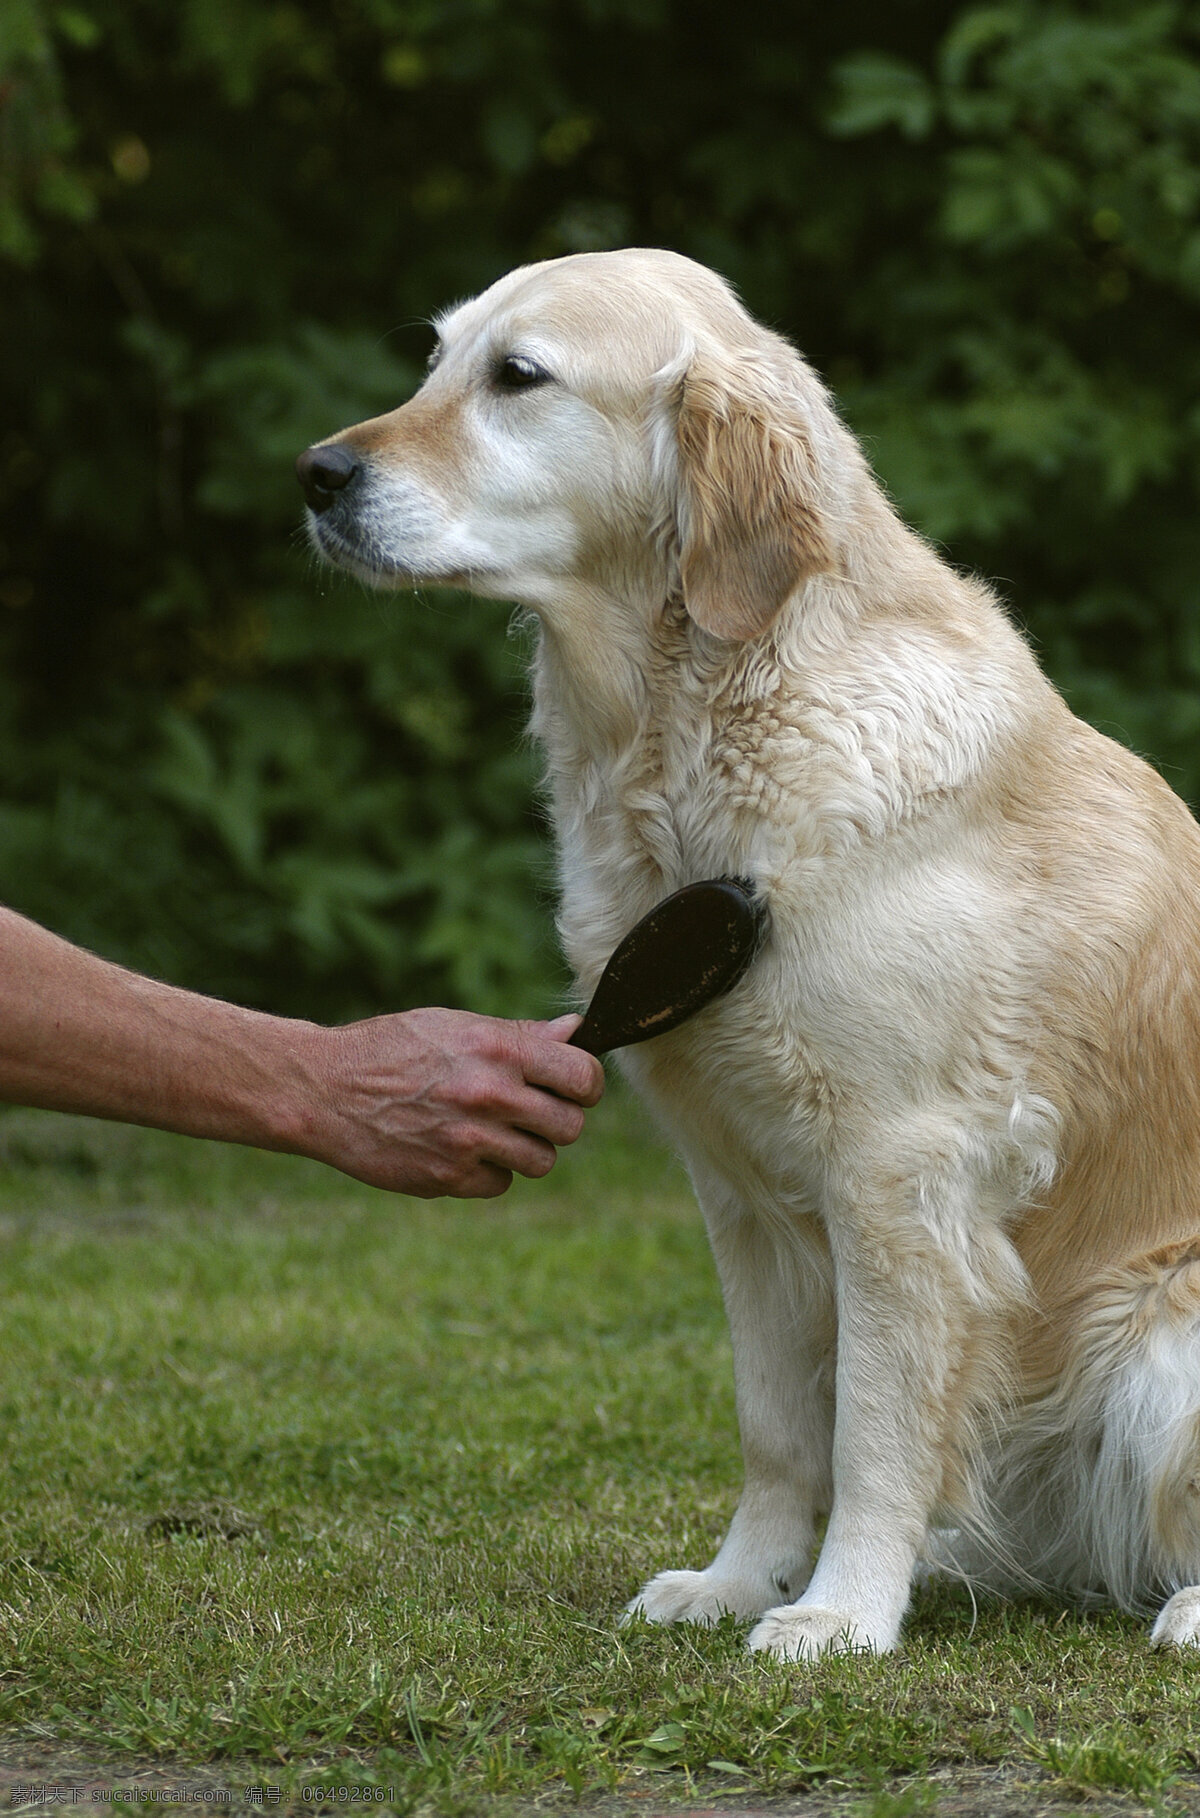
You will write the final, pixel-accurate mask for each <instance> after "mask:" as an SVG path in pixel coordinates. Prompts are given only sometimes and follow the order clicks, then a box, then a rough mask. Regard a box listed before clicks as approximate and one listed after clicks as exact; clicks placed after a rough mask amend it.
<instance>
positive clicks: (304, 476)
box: [296, 442, 358, 511]
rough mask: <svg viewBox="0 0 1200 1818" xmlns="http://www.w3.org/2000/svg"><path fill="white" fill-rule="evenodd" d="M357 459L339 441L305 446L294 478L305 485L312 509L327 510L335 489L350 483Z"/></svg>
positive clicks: (339, 489) (306, 496) (338, 490)
mask: <svg viewBox="0 0 1200 1818" xmlns="http://www.w3.org/2000/svg"><path fill="white" fill-rule="evenodd" d="M357 472H358V462H357V461H356V460H355V458H354V456H353V455H352V454H351V452H350V450H349V449H348V448H346V447H345V446H343V444H342V443H341V442H324V443H322V444H321V445H320V446H319V447H317V448H306V449H305V450H304V453H303V454H302V455H301V456H300V459H299V460H298V461H297V462H296V478H297V479H298V480H299V482H300V484H301V486H302V487H303V488H304V498H305V502H306V503H307V504H308V505H309V506H310V508H311V509H312V510H313V511H327V510H328V509H329V507H330V506H331V505H332V504H333V495H334V493H335V492H341V491H342V489H343V487H346V486H349V484H350V482H351V480H352V479H353V478H354V476H355V474H356V473H357Z"/></svg>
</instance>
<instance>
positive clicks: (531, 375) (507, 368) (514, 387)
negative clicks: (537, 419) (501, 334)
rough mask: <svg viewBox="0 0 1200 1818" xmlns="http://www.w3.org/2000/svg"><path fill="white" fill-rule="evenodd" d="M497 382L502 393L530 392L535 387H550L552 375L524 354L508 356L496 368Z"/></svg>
mask: <svg viewBox="0 0 1200 1818" xmlns="http://www.w3.org/2000/svg"><path fill="white" fill-rule="evenodd" d="M495 381H496V384H497V386H498V387H499V389H500V390H501V391H529V390H531V389H532V387H533V386H535V385H548V384H549V383H550V374H549V373H548V372H547V371H546V370H545V368H544V367H542V366H538V365H537V364H536V363H535V362H534V361H533V360H527V359H525V357H524V356H523V355H522V354H507V355H506V356H505V358H504V359H503V360H501V361H500V363H499V365H498V366H497V367H496V372H495Z"/></svg>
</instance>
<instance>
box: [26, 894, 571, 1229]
mask: <svg viewBox="0 0 1200 1818" xmlns="http://www.w3.org/2000/svg"><path fill="white" fill-rule="evenodd" d="M577 1022H578V1018H577V1017H566V1018H562V1019H560V1020H559V1021H558V1022H556V1023H533V1022H530V1023H520V1022H505V1021H503V1020H500V1019H497V1018H494V1017H486V1016H472V1015H470V1014H469V1013H468V1012H466V1011H457V1010H436V1009H425V1010H409V1011H402V1012H400V1013H399V1014H395V1015H391V1016H377V1017H370V1018H368V1019H366V1020H365V1021H363V1022H359V1023H350V1024H348V1025H346V1026H345V1027H344V1028H340V1029H323V1028H320V1027H318V1026H317V1025H316V1024H315V1023H306V1022H299V1021H294V1020H292V1019H290V1018H287V1017H279V1016H264V1015H262V1014H260V1013H259V1012H257V1011H254V1010H242V1009H239V1008H238V1007H237V1006H236V1005H235V1004H226V1003H222V1002H220V1001H219V1000H218V999H216V998H211V997H197V996H195V995H194V994H193V993H192V992H190V991H180V990H178V989H176V988H175V987H174V986H172V985H162V984H159V983H158V982H157V981H156V980H154V979H148V978H142V977H140V976H139V975H138V974H137V973H134V972H126V971H124V970H123V968H121V967H120V966H113V965H110V964H109V962H108V961H107V960H102V959H97V958H96V956H95V955H94V954H91V953H85V952H84V951H83V950H82V949H81V948H79V947H72V946H71V945H70V944H69V943H68V942H66V941H63V940H60V939H59V938H58V936H57V935H54V934H50V933H48V932H47V930H46V929H44V928H39V927H38V926H37V924H36V923H34V922H29V921H26V920H25V918H24V917H23V916H19V915H15V914H14V913H13V912H12V911H11V910H9V909H3V908H0V1101H7V1102H8V1103H10V1104H21V1105H38V1106H41V1107H43V1108H44V1109H46V1110H51V1111H83V1112H87V1113H89V1114H90V1115H91V1116H93V1117H110V1118H117V1119H119V1120H121V1121H122V1122H125V1123H133V1124H151V1125H154V1126H156V1127H157V1128H159V1129H162V1130H176V1131H179V1132H180V1133H181V1134H183V1135H185V1136H208V1137H215V1138H218V1139H219V1140H220V1141H222V1142H230V1143H250V1144H253V1145H254V1146H255V1147H256V1148H259V1149H287V1150H292V1151H294V1152H295V1153H296V1154H299V1155H309V1156H312V1157H313V1158H314V1159H315V1160H317V1161H323V1162H328V1163H329V1165H330V1166H331V1167H334V1168H340V1169H342V1171H343V1172H344V1173H346V1174H351V1175H353V1176H354V1177H355V1178H356V1179H358V1180H365V1181H369V1182H370V1183H371V1184H372V1185H373V1186H377V1187H385V1188H388V1189H390V1190H391V1191H393V1192H399V1193H417V1194H421V1195H423V1196H426V1197H431V1196H434V1195H437V1194H443V1193H448V1194H455V1195H460V1196H468V1197H472V1198H474V1197H476V1196H480V1195H491V1194H494V1193H502V1192H503V1191H504V1190H505V1188H506V1187H507V1186H508V1184H509V1182H510V1181H511V1179H512V1176H513V1173H514V1172H516V1173H520V1174H527V1175H533V1176H537V1175H541V1174H545V1173H547V1172H548V1170H549V1169H550V1168H552V1167H553V1165H554V1157H555V1149H556V1147H557V1146H559V1145H561V1144H563V1143H571V1142H574V1141H575V1139H576V1137H577V1136H578V1135H579V1133H580V1131H581V1129H582V1128H583V1110H582V1107H584V1106H587V1105H594V1104H595V1103H596V1101H597V1099H598V1098H599V1097H600V1095H601V1093H602V1092H603V1090H604V1074H603V1070H602V1069H601V1067H600V1065H599V1063H598V1062H597V1061H595V1060H594V1059H593V1058H592V1056H591V1055H589V1054H585V1053H584V1052H583V1051H582V1050H581V1049H579V1048H571V1047H569V1046H568V1045H567V1038H568V1036H569V1035H570V1033H571V1031H572V1029H573V1028H574V1027H575V1025H576V1023H577Z"/></svg>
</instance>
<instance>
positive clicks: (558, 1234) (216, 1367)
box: [0, 1092, 1200, 1812]
mask: <svg viewBox="0 0 1200 1818" xmlns="http://www.w3.org/2000/svg"><path fill="white" fill-rule="evenodd" d="M0 1242H2V1243H3V1248H4V1252H5V1264H6V1266H5V1269H4V1274H3V1281H4V1287H3V1296H4V1309H3V1328H2V1329H3V1347H2V1353H0V1419H2V1421H3V1430H4V1447H3V1461H2V1465H0V1469H2V1470H3V1472H4V1478H5V1481H4V1485H3V1494H2V1495H0V1510H2V1511H3V1515H2V1517H0V1519H2V1522H3V1527H2V1531H0V1723H2V1725H3V1730H2V1731H0V1743H4V1742H7V1745H8V1747H9V1750H10V1754H11V1750H12V1749H13V1748H17V1749H19V1747H20V1745H21V1744H22V1742H23V1741H30V1742H31V1743H32V1742H34V1741H40V1743H41V1744H42V1745H43V1746H44V1745H45V1744H46V1743H47V1742H48V1741H52V1742H55V1743H58V1744H61V1745H63V1747H64V1748H67V1747H72V1748H75V1749H76V1750H83V1751H85V1752H89V1753H90V1755H91V1756H92V1757H94V1758H96V1759H101V1758H103V1759H106V1760H116V1761H120V1760H122V1759H126V1758H127V1759H129V1760H130V1761H134V1760H138V1761H142V1762H145V1761H148V1760H152V1759H158V1760H176V1761H178V1762H179V1763H180V1764H185V1765H190V1766H195V1765H196V1764H202V1763H205V1762H213V1761H221V1760H233V1761H237V1762H239V1763H244V1762H245V1761H246V1760H247V1759H253V1760H257V1761H259V1762H261V1763H265V1764H266V1765H265V1766H263V1767H262V1768H261V1771H260V1772H259V1773H258V1776H257V1777H258V1779H259V1780H261V1781H266V1782H269V1783H270V1784H272V1785H274V1786H279V1787H282V1788H286V1789H290V1790H291V1791H292V1793H293V1794H294V1795H295V1797H296V1799H297V1800H299V1799H300V1797H301V1793H302V1790H303V1789H305V1788H307V1789H310V1791H309V1794H308V1797H309V1799H310V1800H311V1796H312V1793H311V1789H315V1788H317V1787H319V1786H321V1785H328V1786H330V1787H333V1786H339V1785H341V1786H344V1785H346V1784H353V1785H355V1786H357V1787H359V1788H361V1789H367V1788H378V1789H380V1791H381V1794H382V1795H384V1796H385V1797H386V1798H387V1799H389V1800H390V1801H391V1802H392V1803H394V1804H395V1806H397V1807H398V1808H399V1809H401V1810H407V1809H411V1808H414V1807H417V1806H420V1807H422V1808H427V1809H431V1810H434V1811H445V1812H464V1811H479V1810H481V1809H485V1810H486V1809H487V1807H488V1805H489V1804H490V1801H491V1799H492V1797H493V1796H497V1795H511V1796H513V1799H512V1800H510V1801H509V1802H508V1803H509V1804H510V1806H511V1804H512V1802H513V1800H515V1802H516V1803H517V1804H518V1806H520V1807H521V1809H525V1806H526V1805H527V1803H528V1802H529V1801H530V1800H532V1799H533V1798H534V1797H535V1796H538V1797H541V1796H543V1795H549V1794H556V1795H559V1796H561V1797H563V1798H566V1799H569V1798H570V1797H572V1796H573V1795H576V1794H579V1795H585V1796H590V1795H592V1794H598V1793H602V1792H608V1793H622V1794H628V1795H632V1794H634V1793H639V1794H642V1795H651V1796H652V1797H653V1799H654V1800H656V1801H657V1802H658V1803H660V1804H666V1803H667V1802H668V1801H669V1800H671V1799H672V1798H676V1797H688V1798H691V1799H692V1800H693V1802H694V1801H695V1799H696V1798H703V1799H704V1800H706V1801H710V1802H711V1801H712V1800H714V1799H716V1798H718V1797H719V1796H721V1795H724V1796H725V1797H726V1798H728V1797H729V1796H731V1795H738V1796H741V1797H742V1798H743V1799H745V1798H748V1797H749V1796H750V1795H751V1794H752V1795H753V1797H754V1798H756V1799H758V1798H761V1797H762V1796H763V1795H768V1794H782V1793H788V1792H793V1791H795V1790H796V1789H801V1788H805V1787H809V1786H812V1785H826V1786H832V1787H843V1788H847V1787H848V1788H850V1789H853V1790H854V1791H855V1792H856V1795H857V1796H859V1797H860V1798H861V1799H862V1800H864V1801H865V1802H866V1803H865V1804H864V1805H863V1806H862V1808H861V1809H863V1810H878V1811H880V1812H882V1811H885V1810H888V1809H897V1810H899V1809H901V1808H902V1807H904V1806H905V1803H906V1801H907V1803H908V1805H909V1806H911V1805H912V1802H913V1799H914V1798H915V1797H916V1794H915V1792H914V1791H911V1790H910V1792H909V1793H905V1794H902V1796H901V1797H900V1798H899V1801H898V1802H897V1799H896V1796H895V1794H894V1793H892V1792H887V1791H886V1788H887V1787H888V1785H889V1783H894V1782H895V1781H896V1780H897V1779H898V1778H902V1777H904V1776H911V1777H915V1782H916V1784H917V1785H923V1784H924V1782H925V1781H926V1780H928V1779H929V1777H930V1776H935V1775H937V1774H938V1773H939V1772H940V1771H942V1770H944V1769H945V1768H947V1767H953V1768H955V1769H956V1771H957V1769H959V1768H961V1767H964V1766H966V1767H970V1766H971V1765H972V1764H974V1765H977V1766H978V1765H981V1764H987V1763H992V1762H1000V1761H1005V1760H1008V1761H1013V1760H1017V1761H1021V1762H1024V1763H1026V1764H1028V1765H1029V1767H1030V1770H1031V1771H1033V1770H1034V1769H1035V1768H1039V1769H1040V1770H1041V1772H1042V1773H1043V1775H1049V1776H1053V1777H1056V1778H1057V1780H1058V1781H1059V1782H1061V1783H1062V1785H1063V1786H1064V1787H1069V1788H1075V1789H1081V1790H1086V1789H1088V1788H1091V1789H1096V1788H1100V1789H1105V1788H1107V1789H1112V1790H1116V1791H1125V1792H1127V1793H1128V1794H1129V1795H1130V1797H1131V1798H1134V1800H1135V1803H1136V1802H1150V1803H1154V1802H1155V1801H1161V1800H1163V1799H1164V1798H1165V1799H1166V1801H1167V1803H1168V1804H1169V1803H1170V1801H1171V1800H1172V1799H1173V1798H1175V1797H1177V1796H1181V1795H1183V1794H1184V1793H1189V1792H1190V1789H1191V1786H1192V1782H1191V1780H1190V1776H1191V1774H1192V1773H1193V1771H1194V1769H1195V1767H1196V1765H1197V1761H1198V1759H1200V1758H1198V1757H1197V1755H1196V1754H1195V1753H1194V1751H1195V1750H1196V1749H1197V1748H1198V1747H1200V1736H1198V1726H1197V1723H1196V1720H1195V1716H1194V1712H1195V1707H1196V1701H1197V1696H1198V1694H1200V1655H1198V1656H1197V1657H1196V1658H1194V1659H1193V1658H1183V1657H1181V1656H1179V1655H1157V1654H1152V1653H1150V1651H1149V1650H1148V1649H1147V1648H1146V1646H1145V1644H1144V1639H1143V1625H1141V1624H1140V1623H1137V1622H1133V1621H1130V1620H1128V1619H1125V1618H1118V1617H1113V1616H1103V1615H1100V1616H1083V1615H1080V1614H1078V1613H1076V1612H1064V1611H1063V1610H1061V1609H1060V1608H1057V1607H1055V1606H1051V1605H1046V1606H1040V1605H1035V1604H1024V1605H1020V1606H1009V1607H994V1606H993V1607H981V1608H980V1610H979V1611H978V1613H976V1612H974V1611H973V1609H972V1607H971V1604H970V1602H969V1600H968V1599H967V1598H965V1596H964V1595H963V1594H962V1593H959V1592H941V1593H937V1594H927V1595H926V1596H925V1597H924V1598H923V1599H922V1600H921V1601H920V1602H919V1603H918V1606H917V1608H916V1610H915V1612H914V1615H913V1618H912V1620H911V1622H910V1625H909V1629H908V1632H907V1637H906V1644H905V1649H904V1652H903V1654H902V1655H901V1656H899V1657H896V1658H892V1659H885V1660H873V1659H862V1658H853V1659H835V1660H830V1661H828V1662H825V1663H822V1664H820V1665H818V1666H815V1667H814V1666H806V1667H795V1668H784V1667H781V1666H778V1665H775V1664H772V1663H768V1662H765V1661H764V1660H762V1659H761V1658H753V1659H751V1658H750V1657H749V1656H747V1655H746V1654H745V1653H744V1651H743V1634H742V1631H741V1629H740V1628H739V1626H738V1625H736V1624H734V1623H732V1622H728V1623H724V1624H722V1625H721V1626H720V1627H718V1628H717V1629H715V1630H711V1631H696V1630H690V1629H688V1630H674V1631H659V1630H655V1629H653V1628H651V1627H649V1626H647V1625H644V1624H638V1625H635V1626H633V1627H631V1628H628V1629H621V1628H620V1627H618V1624H617V1613H618V1612H619V1611H620V1609H621V1607H622V1605H623V1604H624V1602H625V1601H626V1600H627V1598H628V1597H629V1596H630V1595H631V1594H632V1593H633V1592H634V1591H635V1590H636V1589H637V1588H638V1586H639V1584H640V1583H641V1581H642V1580H643V1578H644V1577H645V1576H646V1575H647V1574H648V1573H649V1572H651V1571H653V1570H656V1569H658V1568H660V1567H663V1566H668V1565H693V1566H696V1565H702V1564H704V1563H705V1561H706V1559H707V1557H708V1556H709V1554H710V1552H711V1549H712V1547H713V1545H714V1543H715V1542H716V1541H717V1540H718V1538H719V1536H720V1534H721V1532H722V1529H723V1526H724V1524H725V1522H726V1521H727V1520H728V1517H729V1514H730V1512H731V1510H732V1507H733V1503H734V1500H735V1497H736V1492H737V1486H738V1481H739V1465H738V1454H737V1439H736V1429H735V1422H734V1415H733V1401H732V1390H731V1380H730V1361H729V1351H728V1344H727V1340H726V1335H725V1330H724V1322H723V1318H722V1314H721V1308H720V1302H719V1296H718V1293H717V1288H716V1283H715V1278H714V1275H713V1270H712V1266H711V1263H710V1261H709V1258H708V1254H707V1250H706V1246H705V1242H704V1237H703V1232H702V1229H701V1225H700V1220H699V1216H698V1214H697V1213H696V1212H695V1210H694V1208H693V1206H692V1204H691V1202H690V1198H689V1195H688V1191H687V1188H686V1183H685V1182H684V1181H683V1179H682V1177H681V1175H680V1174H679V1172H678V1170H677V1169H676V1167H675V1166H674V1164H673V1163H672V1162H671V1161H670V1159H669V1158H667V1157H666V1156H664V1155H663V1154H662V1153H661V1152H660V1151H658V1150H657V1149H655V1148H654V1146H653V1145H652V1143H651V1142H650V1141H649V1138H648V1136H647V1135H646V1133H645V1131H644V1128H643V1127H642V1125H641V1124H640V1121H639V1118H638V1114H637V1113H636V1112H635V1111H634V1110H633V1109H632V1108H631V1107H630V1105H629V1104H628V1102H627V1101H625V1100H624V1099H623V1098H622V1097H621V1096H620V1095H619V1094H617V1093H616V1092H614V1093H613V1094H611V1095H610V1098H609V1099H608V1100H607V1101H606V1104H605V1105H604V1106H603V1107H602V1109H601V1112H600V1113H599V1114H598V1115H597V1117H596V1119H595V1120H594V1124H593V1128H592V1130H591V1132H590V1133H589V1136H588V1137H587V1138H586V1139H585V1142H584V1143H583V1144H581V1145H580V1146H579V1147H578V1148H577V1149H576V1150H575V1151H574V1152H573V1153H571V1154H569V1155H567V1156H565V1157H564V1158H563V1160H562V1162H561V1163H560V1166H559V1168H558V1169H557V1170H556V1172H555V1174H554V1175H553V1176H551V1177H550V1178H549V1179H548V1180H546V1181H543V1182H539V1183H524V1182H522V1183H519V1184H518V1186H517V1187H516V1188H515V1189H514V1190H513V1192H512V1193H511V1194H510V1195H509V1196H508V1197H507V1198H506V1199H504V1200H501V1201H498V1202H494V1203H491V1204H483V1205H455V1204H451V1203H446V1204H442V1205H426V1204H422V1203H419V1202H412V1201H399V1200H394V1199H390V1198H388V1197H387V1196H385V1195H383V1194H379V1193H375V1192H373V1191H372V1190H370V1189H369V1188H360V1187H357V1186H355V1185H354V1184H353V1183H351V1182H348V1181H343V1180H342V1179H341V1178H340V1177H338V1176H336V1175H333V1174H331V1173H329V1172H327V1171H325V1170H322V1169H320V1168H318V1167H316V1166H314V1165H310V1164H307V1163H303V1162H299V1161H294V1160H292V1159H290V1158H287V1157H275V1156H260V1155H255V1154H253V1153H250V1152H247V1151H241V1150H234V1149H221V1148H219V1147H215V1146H210V1145H206V1144H201V1143H195V1142H189V1141H187V1140H185V1139H175V1138H170V1137H165V1136H160V1135H157V1134H154V1133H148V1132H138V1131H130V1130H124V1129H120V1128H116V1127H110V1126H107V1125H104V1124H97V1123H92V1122H91V1121H89V1120H85V1119H68V1118H54V1117H51V1116H44V1115H42V1114H36V1113H27V1112H5V1113H0ZM239 1771H241V1770H239ZM42 1778H45V1776H44V1775H43V1776H42ZM243 1778H244V1774H243ZM931 1784H932V1786H933V1787H935V1788H936V1786H937V1785H938V1784H939V1783H938V1782H937V1781H936V1780H934V1781H933V1782H932V1783H931ZM881 1788H882V1789H885V1790H884V1791H883V1792H880V1791H879V1789H881ZM386 1789H391V1792H390V1793H388V1792H386ZM889 1802H891V1803H890V1804H889ZM735 1803H736V1800H735ZM918 1803H919V1801H918ZM639 1804H640V1805H641V1807H642V1809H645V1805H646V1799H645V1797H643V1798H642V1799H641V1800H640V1801H639ZM956 1809H957V1808H956Z"/></svg>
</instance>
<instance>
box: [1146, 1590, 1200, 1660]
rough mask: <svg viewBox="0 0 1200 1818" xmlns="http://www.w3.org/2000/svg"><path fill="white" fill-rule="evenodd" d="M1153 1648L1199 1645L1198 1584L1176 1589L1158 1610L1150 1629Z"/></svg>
mask: <svg viewBox="0 0 1200 1818" xmlns="http://www.w3.org/2000/svg"><path fill="white" fill-rule="evenodd" d="M1150 1645H1151V1647H1154V1648H1197V1647H1200V1584H1191V1585H1188V1587H1187V1589H1186V1590H1183V1591H1176V1593H1175V1595H1174V1597H1169V1598H1168V1599H1167V1601H1166V1603H1164V1604H1163V1607H1162V1609H1161V1610H1160V1611H1159V1612H1158V1621H1157V1622H1156V1623H1155V1625H1154V1627H1153V1628H1152V1629H1151V1631H1150Z"/></svg>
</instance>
